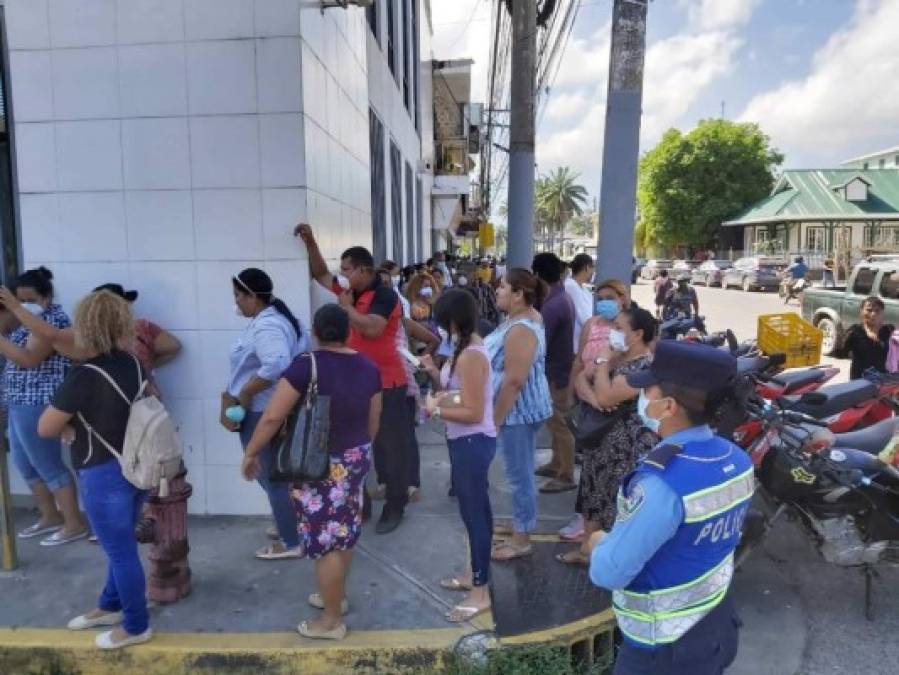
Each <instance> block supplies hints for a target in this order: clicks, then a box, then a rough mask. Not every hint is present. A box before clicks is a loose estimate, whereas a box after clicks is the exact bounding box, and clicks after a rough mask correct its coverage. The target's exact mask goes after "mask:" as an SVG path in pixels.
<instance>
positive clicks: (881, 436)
mask: <svg viewBox="0 0 899 675" xmlns="http://www.w3.org/2000/svg"><path fill="white" fill-rule="evenodd" d="M897 430H899V417H889V418H887V419H885V420H882V421H880V422H878V423H877V424H872V425H871V426H870V427H866V428H864V429H859V430H858V431H847V432H846V433H843V434H834V447H837V448H855V449H856V450H861V451H862V452H867V453H869V454H872V455H876V454H878V453H879V452H880V451H881V450H883V449H884V448H885V447H886V446H887V443H889V442H890V439H891V438H892V437H893V434H895V433H896V431H897Z"/></svg>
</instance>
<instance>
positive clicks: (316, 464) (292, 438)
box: [269, 352, 331, 483]
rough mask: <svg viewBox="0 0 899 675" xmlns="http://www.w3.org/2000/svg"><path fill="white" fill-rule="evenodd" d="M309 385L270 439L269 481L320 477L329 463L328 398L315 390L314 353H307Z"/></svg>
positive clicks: (329, 418)
mask: <svg viewBox="0 0 899 675" xmlns="http://www.w3.org/2000/svg"><path fill="white" fill-rule="evenodd" d="M308 356H309V360H310V369H311V372H310V376H309V386H308V387H307V388H306V395H305V397H304V400H303V401H300V403H298V404H297V407H296V408H294V410H293V411H292V412H291V413H290V415H288V416H287V419H286V420H285V421H284V426H283V427H281V431H280V433H279V434H278V436H276V437H275V439H274V440H273V441H272V445H273V446H274V448H275V461H274V464H273V465H272V469H271V472H270V473H269V480H271V481H272V482H276V483H288V482H289V483H299V482H304V481H315V480H323V479H324V478H326V477H327V476H328V471H329V469H330V466H331V457H330V444H329V441H330V436H331V397H330V396H323V395H321V394H319V393H318V368H317V366H316V362H315V354H313V353H312V352H309V354H308Z"/></svg>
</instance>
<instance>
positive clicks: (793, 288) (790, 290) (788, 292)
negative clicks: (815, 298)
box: [777, 277, 808, 305]
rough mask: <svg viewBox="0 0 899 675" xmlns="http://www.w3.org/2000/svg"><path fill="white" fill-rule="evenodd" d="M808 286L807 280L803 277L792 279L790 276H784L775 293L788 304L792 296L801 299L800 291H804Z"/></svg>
mask: <svg viewBox="0 0 899 675" xmlns="http://www.w3.org/2000/svg"><path fill="white" fill-rule="evenodd" d="M807 287H808V281H806V280H805V279H798V280H795V281H794V280H793V278H792V277H785V278H784V279H783V281H781V282H780V287H779V288H778V290H777V294H778V295H779V296H780V297H781V298H783V299H784V304H785V305H788V304H790V300H793V299H794V298H795V299H796V300H799V301H800V303H801V302H802V300H801V294H802V291H804V290H805V289H806V288H807Z"/></svg>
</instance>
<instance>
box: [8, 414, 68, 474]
mask: <svg viewBox="0 0 899 675" xmlns="http://www.w3.org/2000/svg"><path fill="white" fill-rule="evenodd" d="M46 407H47V406H43V405H18V404H15V403H11V404H10V405H9V423H8V427H7V429H8V431H9V449H10V452H11V454H12V460H13V463H14V464H15V465H16V468H17V469H18V470H19V473H20V474H21V475H22V478H23V479H24V480H25V482H26V483H28V485H34V484H35V483H38V482H42V483H44V484H45V485H46V486H47V487H48V488H49V489H50V491H51V492H56V491H57V490H59V489H61V488H64V487H66V486H67V485H71V484H72V480H73V479H72V473H71V472H70V471H69V469H68V467H67V466H66V465H65V463H64V462H63V461H62V444H61V443H60V442H59V439H58V438H41V437H40V436H38V435H37V421H38V420H39V419H40V417H41V414H42V413H43V412H44V410H45V409H46Z"/></svg>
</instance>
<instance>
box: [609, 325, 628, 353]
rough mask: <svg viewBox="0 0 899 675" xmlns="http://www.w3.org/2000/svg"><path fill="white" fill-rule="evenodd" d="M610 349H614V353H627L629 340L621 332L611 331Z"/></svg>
mask: <svg viewBox="0 0 899 675" xmlns="http://www.w3.org/2000/svg"><path fill="white" fill-rule="evenodd" d="M609 347H611V348H612V351H616V352H626V351H627V339H626V338H625V337H624V333H622V332H621V331H620V330H612V331H609Z"/></svg>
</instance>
